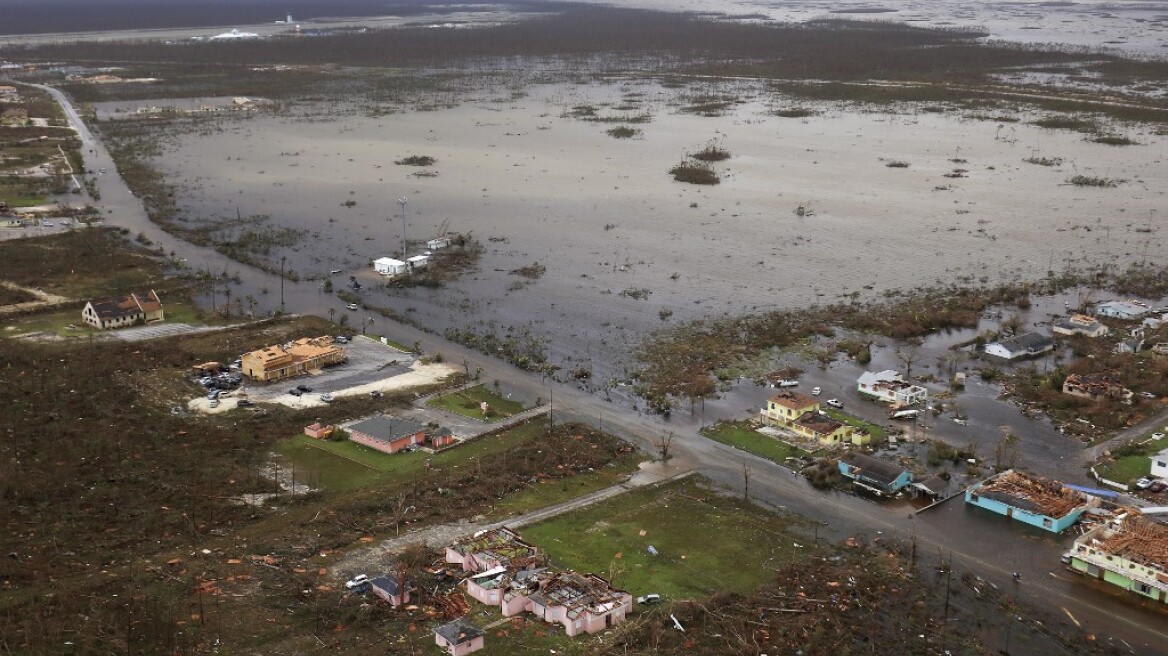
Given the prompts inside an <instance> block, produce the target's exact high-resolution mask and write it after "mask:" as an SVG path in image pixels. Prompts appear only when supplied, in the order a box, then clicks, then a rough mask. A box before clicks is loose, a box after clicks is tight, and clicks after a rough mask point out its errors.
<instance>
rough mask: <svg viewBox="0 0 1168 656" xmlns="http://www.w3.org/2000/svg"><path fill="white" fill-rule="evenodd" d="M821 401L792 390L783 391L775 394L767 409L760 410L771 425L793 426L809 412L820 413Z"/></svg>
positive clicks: (768, 402)
mask: <svg viewBox="0 0 1168 656" xmlns="http://www.w3.org/2000/svg"><path fill="white" fill-rule="evenodd" d="M819 410H820V406H819V401H816V400H815V398H814V397H810V396H807V395H805V394H800V393H798V392H792V391H790V390H782V391H780V392H779V393H778V394H775V395H774V396H772V397H771V398H770V399H769V400H768V401H767V407H766V408H764V409H762V410H760V411H759V412H760V414H762V416H763V420H764V421H766V422H767V423H769V424H773V423H780V424H783V425H785V426H789V425H791V422H793V421H795V420H796V419H798V418H799V417H802V416H803V414H804V413H807V412H819Z"/></svg>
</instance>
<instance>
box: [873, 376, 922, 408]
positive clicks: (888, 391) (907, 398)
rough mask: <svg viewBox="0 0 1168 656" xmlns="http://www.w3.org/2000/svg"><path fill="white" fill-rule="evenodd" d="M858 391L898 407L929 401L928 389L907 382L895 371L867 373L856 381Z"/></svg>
mask: <svg viewBox="0 0 1168 656" xmlns="http://www.w3.org/2000/svg"><path fill="white" fill-rule="evenodd" d="M856 390H857V391H858V392H859V393H860V394H861V395H863V396H865V397H867V398H870V399H874V400H876V401H882V402H884V403H891V404H893V405H896V406H910V405H914V404H917V403H926V402H927V401H928V400H929V391H928V390H927V389H925V388H924V387H921V386H920V385H913V384H912V383H909V382H907V381H905V380H904V378H903V377H902V376H901V375H900V372H899V371H895V370H893V369H888V370H886V371H865V372H864V373H863V374H862V375H861V376H860V377H859V379H857V380H856Z"/></svg>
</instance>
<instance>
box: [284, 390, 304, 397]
mask: <svg viewBox="0 0 1168 656" xmlns="http://www.w3.org/2000/svg"><path fill="white" fill-rule="evenodd" d="M288 393H289V394H291V395H292V396H300V395H301V394H303V393H304V392H301V391H300V390H298V389H290V390H288Z"/></svg>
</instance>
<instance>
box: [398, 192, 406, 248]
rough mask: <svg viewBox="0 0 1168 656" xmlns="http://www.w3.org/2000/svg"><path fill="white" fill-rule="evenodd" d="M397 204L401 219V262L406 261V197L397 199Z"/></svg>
mask: <svg viewBox="0 0 1168 656" xmlns="http://www.w3.org/2000/svg"><path fill="white" fill-rule="evenodd" d="M397 202H398V204H399V205H401V217H402V238H401V254H402V260H405V259H406V202H407V201H406V197H405V196H402V197H401V198H399V199H397Z"/></svg>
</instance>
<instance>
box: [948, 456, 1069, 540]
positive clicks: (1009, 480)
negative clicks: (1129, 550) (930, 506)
mask: <svg viewBox="0 0 1168 656" xmlns="http://www.w3.org/2000/svg"><path fill="white" fill-rule="evenodd" d="M965 503H968V504H969V505H971V506H977V507H979V508H984V509H986V510H989V511H990V512H995V513H998V514H999V515H1005V516H1006V517H1009V518H1011V519H1014V520H1017V521H1019V522H1022V523H1023V524H1029V525H1031V526H1035V527H1038V528H1040V529H1043V530H1045V531H1050V532H1052V533H1062V532H1063V531H1064V530H1066V529H1067V528H1069V527H1070V526H1072V525H1073V524H1075V522H1077V521H1079V516H1080V515H1082V514H1083V513H1084V512H1085V511H1086V510H1087V507H1088V506H1089V503H1088V500H1087V497H1086V495H1084V494H1083V493H1082V492H1078V491H1075V490H1072V489H1071V488H1069V487H1066V486H1064V485H1063V484H1062V483H1059V482H1058V481H1054V480H1051V479H1049V478H1044V477H1042V476H1037V475H1035V474H1028V473H1025V472H1021V471H1018V470H1016V469H1008V470H1006V471H1004V472H1002V473H1000V474H996V475H994V476H991V477H990V478H987V479H986V480H984V481H982V482H980V483H978V484H976V485H973V486H971V487H970V488H968V489H967V490H966V491H965Z"/></svg>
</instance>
